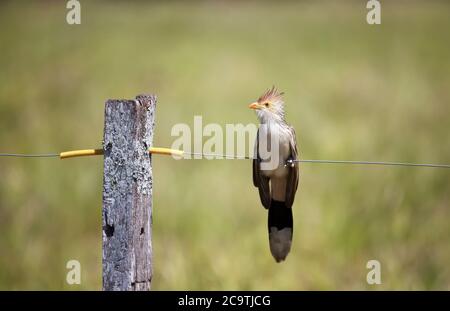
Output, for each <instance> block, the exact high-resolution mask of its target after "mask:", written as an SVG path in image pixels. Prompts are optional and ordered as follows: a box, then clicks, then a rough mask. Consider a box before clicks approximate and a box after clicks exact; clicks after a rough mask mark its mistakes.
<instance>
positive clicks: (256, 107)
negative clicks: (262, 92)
mask: <svg viewBox="0 0 450 311" xmlns="http://www.w3.org/2000/svg"><path fill="white" fill-rule="evenodd" d="M248 108H250V109H255V110H256V109H261V105H260V104H259V103H258V102H254V103H251V104H250V105H249V106H248Z"/></svg>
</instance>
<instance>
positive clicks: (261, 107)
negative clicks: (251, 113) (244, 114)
mask: <svg viewBox="0 0 450 311" xmlns="http://www.w3.org/2000/svg"><path fill="white" fill-rule="evenodd" d="M283 94H284V93H282V92H281V93H280V92H278V91H277V89H276V88H275V86H273V87H272V88H271V89H269V90H267V92H265V93H264V94H263V95H261V97H260V98H258V100H257V101H256V102H254V103H252V104H250V105H249V106H248V107H249V108H250V109H254V110H255V112H256V115H257V116H258V119H259V121H260V122H261V123H266V122H270V121H275V122H282V121H284V102H283V97H282V96H283Z"/></svg>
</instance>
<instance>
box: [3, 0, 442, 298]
mask: <svg viewBox="0 0 450 311" xmlns="http://www.w3.org/2000/svg"><path fill="white" fill-rule="evenodd" d="M65 4H66V1H33V2H32V1H10V2H3V3H2V4H0V68H1V69H0V152H28V153H32V152H60V151H64V150H70V149H78V148H91V147H92V148H95V147H99V146H101V141H102V136H103V109H104V102H105V100H106V99H109V98H133V97H134V96H135V95H137V94H140V93H144V92H153V93H156V94H157V95H158V107H157V127H156V134H155V135H156V136H155V139H154V143H155V145H156V146H170V145H171V144H172V142H173V140H174V138H173V137H171V135H170V130H171V128H172V126H173V125H174V124H176V123H180V122H183V123H187V124H191V125H192V124H193V117H194V115H202V116H203V122H204V124H205V123H211V122H216V123H219V124H221V125H225V124H226V123H244V124H247V123H256V117H255V115H254V114H253V112H252V111H250V110H249V109H248V108H247V105H248V103H249V102H251V101H252V100H254V99H256V98H257V97H258V96H259V95H260V94H261V93H262V92H263V91H264V90H265V89H267V88H268V87H270V86H272V84H275V85H276V86H278V87H279V88H280V89H281V90H283V91H285V92H286V95H285V100H286V104H287V119H288V122H289V123H291V124H293V125H294V127H295V128H296V131H297V136H298V140H299V144H300V150H301V156H302V158H305V159H358V160H378V161H383V160H384V161H415V162H438V163H441V162H442V163H448V162H449V159H450V144H449V141H448V134H449V129H450V126H449V124H450V122H449V121H450V120H449V113H450V89H449V85H450V41H449V38H450V18H449V17H450V4H448V3H446V2H443V1H442V2H440V1H434V2H433V1H420V2H419V1H415V2H414V1H413V2H412V1H383V3H382V24H381V25H379V26H373V25H372V26H371V25H368V24H367V23H366V14H367V9H366V8H365V5H366V1H349V2H346V3H341V2H339V3H338V2H337V1H317V2H316V1H314V2H313V1H305V2H301V3H298V2H277V3H272V2H261V1H258V2H256V1H255V2H238V1H227V2H225V1H211V2H189V3H186V2H165V3H157V2H150V3H149V2H128V1H127V2H125V1H123V2H119V1H114V2H112V1H108V2H107V1H95V2H94V1H81V4H82V15H81V18H82V23H81V25H79V26H70V25H68V24H67V23H66V12H67V9H66V8H65ZM102 167H103V163H102V159H101V158H98V157H97V158H78V159H72V160H67V161H60V160H58V159H16V158H1V159H0V289H7V290H9V289H14V290H19V289H64V290H74V289H94V290H98V289H101V204H102V195H101V193H102ZM153 167H154V216H153V220H154V229H153V235H154V238H153V242H154V245H153V248H154V278H153V283H152V286H153V288H154V289H170V290H172V289H179V290H185V289H189V290H207V289H208V290H209V289H217V290H235V289H241V290H278V289H280V290H281V289H283V290H309V289H315V290H334V289H341V290H344V289H350V290H355V289H395V290H397V289H405V290H408V289H443V290H448V289H450V265H449V263H450V227H449V225H448V222H449V219H450V175H449V172H448V170H444V169H442V170H439V169H421V168H395V167H360V166H338V165H312V164H304V165H302V166H301V181H300V188H299V192H298V194H297V198H296V202H295V204H294V209H295V210H294V222H295V225H294V227H295V230H294V240H293V247H292V251H291V253H290V255H289V256H288V258H287V260H286V262H284V263H282V264H276V263H275V261H274V260H273V258H272V257H271V255H270V252H269V248H268V238H267V229H266V226H267V218H266V217H267V213H266V211H265V210H264V209H263V208H262V207H261V205H260V202H259V197H258V194H257V191H256V189H255V188H254V187H253V185H252V179H251V163H250V162H249V161H226V160H216V161H208V160H202V161H200V160H195V161H194V160H186V161H174V160H173V159H171V158H170V157H162V156H155V157H154V160H153ZM70 259H77V260H79V261H80V263H81V268H82V284H81V285H78V286H69V285H67V284H66V282H65V280H66V273H67V269H66V262H67V261H68V260H70ZM370 259H377V260H379V261H380V263H381V273H382V285H379V286H369V285H367V283H366V274H367V272H368V270H367V269H366V263H367V261H368V260H370Z"/></svg>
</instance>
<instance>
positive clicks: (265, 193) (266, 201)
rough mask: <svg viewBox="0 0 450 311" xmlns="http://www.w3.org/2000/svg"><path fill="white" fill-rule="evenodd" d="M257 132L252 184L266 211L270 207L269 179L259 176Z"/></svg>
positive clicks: (257, 135)
mask: <svg viewBox="0 0 450 311" xmlns="http://www.w3.org/2000/svg"><path fill="white" fill-rule="evenodd" d="M258 142H259V130H258V133H257V134H256V141H255V151H254V154H255V156H254V158H253V184H254V185H255V187H258V191H259V198H260V199H261V203H262V205H263V206H264V207H265V208H266V209H268V208H269V207H270V201H271V199H270V188H269V178H267V177H265V176H264V175H263V174H261V168H260V165H259V162H260V160H261V159H260V157H259V152H258V150H259V144H258Z"/></svg>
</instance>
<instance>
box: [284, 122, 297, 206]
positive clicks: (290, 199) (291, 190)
mask: <svg viewBox="0 0 450 311" xmlns="http://www.w3.org/2000/svg"><path fill="white" fill-rule="evenodd" d="M289 130H290V132H291V135H290V139H289V145H290V148H291V157H290V158H291V159H292V160H297V159H298V151H297V139H296V137H295V130H294V128H293V127H292V126H290V127H289ZM288 167H289V174H288V177H287V178H288V179H287V182H286V206H287V207H291V206H292V204H293V203H294V199H295V193H296V192H297V187H298V180H299V169H298V162H294V163H293V165H288Z"/></svg>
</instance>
